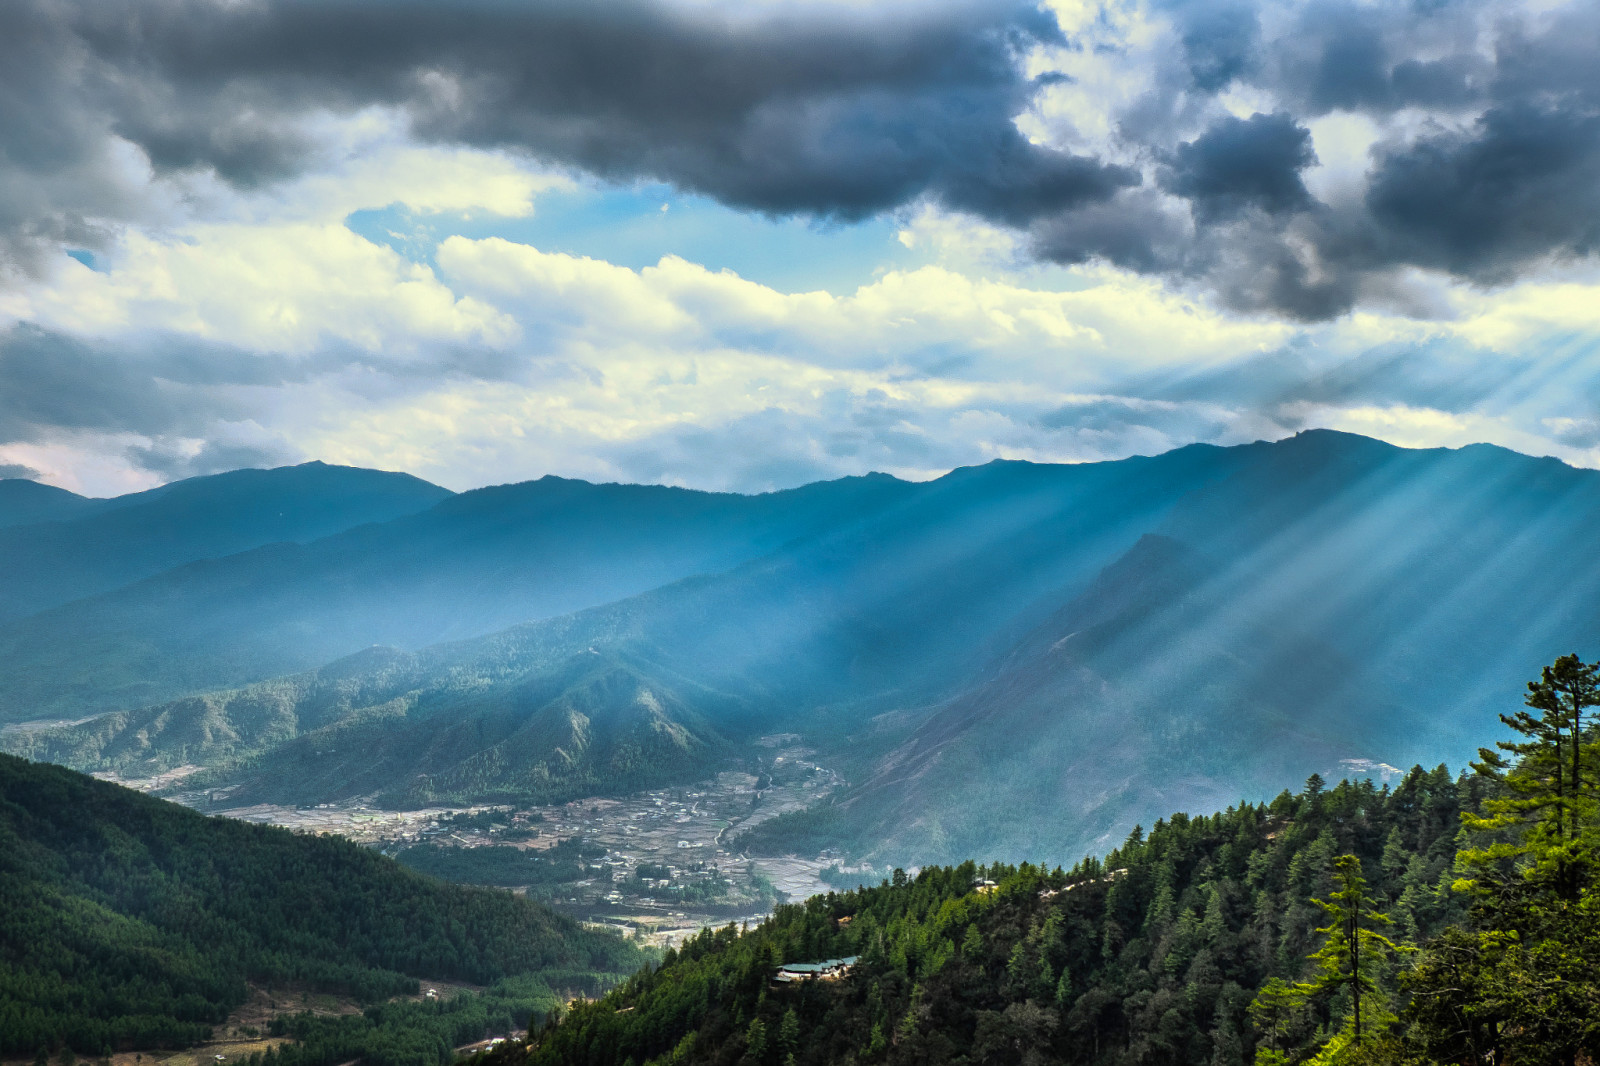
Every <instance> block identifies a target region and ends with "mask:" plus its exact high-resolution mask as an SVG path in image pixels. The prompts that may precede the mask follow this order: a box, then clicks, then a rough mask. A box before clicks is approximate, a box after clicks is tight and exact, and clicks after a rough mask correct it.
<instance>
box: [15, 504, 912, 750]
mask: <svg viewBox="0 0 1600 1066" xmlns="http://www.w3.org/2000/svg"><path fill="white" fill-rule="evenodd" d="M914 490H915V486H911V485H908V484H906V483H904V482H900V481H896V480H895V479H893V478H889V477H885V476H881V475H875V476H871V477H864V478H847V479H844V480H841V481H835V482H824V483H820V484H816V485H810V486H807V487H805V488H801V489H795V490H791V491H788V492H780V493H769V494H766V495H763V496H738V495H734V494H730V493H707V492H692V491H689V490H685V489H673V488H666V487H663V486H643V485H591V484H588V483H587V482H581V481H567V480H563V479H560V478H553V477H547V478H543V479H541V480H539V481H535V482H527V483H524V484H519V485H505V486H497V487H494V488H489V489H480V490H476V491H473V492H468V493H462V494H461V495H459V496H456V497H454V498H451V499H449V500H447V501H445V502H444V503H442V504H440V505H439V506H437V507H433V508H431V509H429V510H427V511H425V512H422V513H420V514H414V515H410V516H408V517H404V518H400V519H397V520H395V521H390V522H385V523H381V524H376V525H368V526H363V527H361V528H357V529H352V530H349V531H347V532H344V533H340V534H338V535H335V536H331V537H327V538H324V539H322V540H319V541H317V542H315V543H311V544H304V545H301V544H289V543H281V544H273V545H271V546H270V547H264V548H260V549H257V550H255V551H250V552H244V553H242V554H238V555H234V556H230V557H227V558H222V559H215V560H212V561H208V562H204V563H195V564H191V565H188V566H185V567H182V568H179V569H177V570H173V571H171V572H168V573H165V574H162V575H160V576H158V577H154V578H151V579H149V580H147V581H144V582H141V583H139V584H137V585H133V586H131V587H128V588H124V589H120V590H118V591H115V592H111V593H108V594H105V595H101V596H98V597H95V598H93V599H88V600H84V601H81V602H78V603H74V604H71V605H68V606H66V607H62V608H60V609H57V610H54V611H50V612H47V613H44V614H42V615H38V616H35V617H33V618H30V619H28V620H27V621H26V622H24V623H18V624H13V625H9V626H0V671H3V672H4V673H6V674H7V675H8V676H9V677H11V678H13V679H15V680H14V682H13V683H12V684H9V685H7V686H6V687H5V689H4V691H0V720H5V719H7V718H10V719H12V720H16V719H37V718H44V717H65V716H78V715H82V714H86V713H92V712H94V711H97V710H105V709H110V708H116V707H133V706H139V705H146V704H151V703H155V702H158V701H161V700H167V699H171V698H173V697H175V696H178V695H181V694H184V693H194V692H203V691H206V690H208V689H215V688H219V687H222V686H231V685H238V684H243V683H248V682H251V681H256V680H259V679H262V678H267V677H272V676H275V675H278V674H283V673H287V672H290V671H294V670H302V669H306V668H309V667H314V666H318V665H321V664H323V663H326V662H329V661H331V660H332V659H335V658H337V657H339V656H342V655H348V654H350V653H352V652H355V651H357V650H359V649H361V648H364V647H367V646H369V645H372V644H392V645H397V646H400V647H404V648H418V647H422V646H425V645H428V644H432V643H435V642H439V641H444V640H451V639H460V638H463V637H469V636H474V635H478V634H483V633H488V632H493V631H495V630H498V629H501V628H504V627H506V626H509V625H513V624H515V623H518V622H524V621H528V620H530V619H537V618H547V617H552V616H556V615H561V614H565V613H568V612H570V611H575V610H579V609H582V608H585V607H590V606H594V605H597V604H602V603H606V602H609V601H612V600H617V599H621V598H623V597H626V596H630V595H634V594H637V593H640V592H643V591H645V590H647V589H651V588H654V587H656V586H658V585H662V584H666V583H668V582H672V581H675V580H677V579H679V578H683V577H686V576H689V575H691V574H698V573H708V572H716V571H720V570H725V569H728V568H729V567H732V566H736V565H738V564H739V563H741V562H743V561H745V560H748V559H751V558H756V557H759V556H762V555H765V554H767V553H769V552H771V551H773V550H775V549H777V548H779V547H780V546H782V545H783V544H785V543H787V542H789V541H792V540H795V539H797V538H804V537H807V536H811V535H814V534H815V533H816V532H817V531H819V530H824V529H833V528H839V527H848V526H849V525H850V524H851V523H853V522H855V521H859V520H860V519H861V518H862V517H863V516H870V515H871V514H874V513H876V512H877V511H879V510H881V509H883V508H885V507H888V506H892V505H893V504H894V502H895V501H896V500H897V499H899V498H901V497H902V496H904V495H906V494H907V493H910V492H912V491H914Z"/></svg>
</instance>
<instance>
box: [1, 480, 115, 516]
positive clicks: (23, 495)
mask: <svg viewBox="0 0 1600 1066" xmlns="http://www.w3.org/2000/svg"><path fill="white" fill-rule="evenodd" d="M101 502H102V501H99V500H91V499H89V498H87V497H84V496H79V495H78V494H77V493H75V492H68V491H67V490H66V489H58V488H56V487H55V486H54V485H46V484H43V483H41V482H38V481H29V480H28V479H26V478H20V477H12V478H0V529H4V528H6V527H7V526H25V525H29V524H30V523H33V522H58V521H60V520H62V519H64V518H75V517H78V516H80V515H83V514H87V513H89V512H91V511H94V510H95V509H96V508H97V506H98V505H99V504H100V503H101Z"/></svg>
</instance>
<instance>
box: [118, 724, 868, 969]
mask: <svg viewBox="0 0 1600 1066" xmlns="http://www.w3.org/2000/svg"><path fill="white" fill-rule="evenodd" d="M755 750H756V751H758V752H760V756H759V759H758V761H757V762H756V763H755V765H754V766H753V769H755V770H757V771H759V773H749V772H744V771H740V770H726V771H723V772H721V773H718V774H716V775H715V776H713V777H710V778H708V779H706V780H704V781H700V782H696V783H694V784H692V785H684V786H678V787H672V788H661V789H652V790H648V791H644V792H639V793H634V794H630V795H625V796H617V797H613V796H593V797H586V798H582V799H575V800H571V801H568V802H566V803H557V804H546V805H478V806H472V807H465V808H456V807H439V806H435V807H423V808H417V809H412V810H404V811H396V810H386V809H382V808H379V807H377V806H374V805H373V804H372V803H371V802H370V801H366V800H357V801H350V802H334V803H322V804H317V805H314V806H304V807H296V806H288V805H279V804H264V803H263V804H254V805H250V806H245V807H233V806H229V801H228V793H227V790H206V789H195V790H188V791H185V790H183V786H182V781H183V778H184V777H185V776H188V775H187V774H186V773H185V772H184V770H183V769H181V768H180V770H178V771H173V772H169V773H165V774H161V775H157V776H154V777H150V778H144V779H119V778H116V777H115V776H114V775H111V774H102V775H101V776H102V777H103V778H105V779H108V780H113V781H115V782H116V783H118V784H121V785H124V786H125V787H130V788H134V789H137V790H140V791H151V792H155V791H161V792H164V794H166V795H167V797H168V798H170V799H173V800H176V801H177V802H180V803H183V804H185V805H186V806H190V807H194V808H196V809H199V810H203V811H206V812H207V813H211V814H217V815H221V816H224V817H228V818H235V819H238V820H241V821H246V822H253V823H257V824H262V825H275V826H281V827H283V828H286V829H291V830H294V831H296V832H300V833H309V834H326V835H333V836H339V837H344V838H346V839H348V840H352V841H354V842H356V843H359V844H362V845H364V846H366V847H369V848H373V849H375V850H377V851H381V852H382V853H384V854H386V855H389V856H392V857H397V858H399V859H400V860H401V861H402V862H404V863H406V864H408V865H412V866H414V867H415V868H418V869H421V870H422V871H423V872H426V873H434V874H437V875H438V876H441V877H444V878H445V879H447V880H452V881H458V882H461V883H466V884H474V883H481V884H489V885H495V886H499V887H505V888H510V889H512V890H513V891H515V892H516V893H517V894H519V895H525V896H529V897H531V898H534V899H537V900H538V901H539V902H541V903H545V904H547V905H549V906H551V907H552V908H554V909H555V910H558V911H560V912H562V913H565V914H567V915H569V916H571V917H573V918H576V919H578V920H579V921H582V922H584V923H586V924H588V925H590V926H592V927H595V928H606V929H612V930H615V931H617V932H620V933H622V934H623V935H625V936H627V937H630V938H633V939H635V940H636V941H637V942H638V943H640V944H642V945H644V946H648V947H671V946H676V945H677V944H679V943H681V942H682V941H683V940H684V939H685V938H687V937H689V936H692V935H694V934H695V933H696V932H698V931H699V930H700V929H702V928H704V927H705V926H707V925H724V924H727V923H728V922H751V923H754V922H757V921H760V920H761V919H762V918H764V917H766V916H767V915H768V914H770V913H771V911H772V908H773V906H775V905H776V904H777V903H780V902H783V901H784V900H789V901H796V902H798V901H800V900H803V899H806V898H807V897H809V896H812V895H815V894H817V893H819V892H827V891H828V890H829V888H830V886H829V884H828V883H827V882H825V881H823V880H822V879H821V877H820V874H821V872H822V871H823V870H824V869H826V868H827V867H829V866H831V865H835V864H837V863H838V862H839V856H837V855H835V854H826V855H819V856H815V857H810V856H807V857H796V856H782V857H770V856H754V857H752V856H749V855H746V854H744V853H743V851H742V850H741V849H740V848H739V846H738V845H737V844H736V843H734V842H733V841H732V838H733V837H735V836H736V835H737V834H738V833H740V832H743V831H746V830H748V829H751V828H753V827H754V826H757V825H760V824H762V823H764V822H766V821H769V820H770V819H772V818H775V817H778V816H780V815H784V814H794V813H796V812H799V811H802V810H805V809H807V808H809V807H812V806H814V805H816V804H817V803H818V802H820V801H822V800H824V799H826V798H827V797H829V796H831V795H833V794H834V793H835V792H837V791H838V790H839V789H840V788H841V786H842V785H843V779H842V778H841V776H840V775H839V773H838V772H836V771H835V770H833V769H831V768H829V767H826V766H823V765H822V764H820V763H818V762H817V761H816V760H817V753H816V751H815V750H813V749H812V748H810V747H808V746H806V745H804V744H802V743H801V742H800V738H799V737H798V736H797V735H795V734H779V735H774V736H769V737H762V738H759V740H758V741H757V743H756V745H755ZM191 772H192V771H191Z"/></svg>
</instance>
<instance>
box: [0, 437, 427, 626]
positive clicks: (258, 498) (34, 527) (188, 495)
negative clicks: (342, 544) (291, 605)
mask: <svg viewBox="0 0 1600 1066" xmlns="http://www.w3.org/2000/svg"><path fill="white" fill-rule="evenodd" d="M5 484H8V485H9V484H12V483H11V482H6V483H5ZM23 484H32V483H31V482H24V483H23ZM38 488H41V489H42V488H45V486H38ZM53 491H55V492H59V491H60V490H53ZM450 495H451V493H450V491H449V490H448V489H442V488H440V487H439V486H437V485H430V484H428V483H427V482H426V481H422V480H420V479H418V478H414V477H412V476H411V475H409V474H393V473H386V472H384V471H381V470H362V469H358V468H355V467H343V466H328V465H327V464H325V463H306V464H304V465H301V466H292V467H281V468H279V469H276V470H235V471H232V472H231V473H226V474H214V475H211V476H208V477H197V478H190V479H188V480H185V481H175V482H172V483H171V484H168V485H163V486H161V487H160V488H157V489H151V490H149V491H148V492H138V493H131V494H129V495H127V496H119V497H117V498H115V499H112V500H92V501H91V500H81V498H79V497H73V499H74V500H81V502H79V503H76V504H74V505H73V506H71V507H67V508H65V509H63V508H61V507H60V505H59V504H58V505H57V506H56V507H55V508H53V510H54V511H55V512H56V513H55V514H54V515H53V516H49V515H47V516H46V517H52V518H53V520H41V519H40V518H38V517H36V518H35V519H34V521H33V523H32V524H28V525H22V524H13V525H12V526H11V528H7V529H0V558H4V559H5V560H6V561H7V565H6V567H5V569H4V570H3V572H0V621H11V620H15V619H19V618H24V617H26V616H28V615H31V614H35V613H37V612H39V611H42V610H45V609H47V608H50V607H56V606H59V605H61V604H64V603H67V602H69V601H71V600H76V599H80V598H82V597H85V596H93V595H96V594H98V593H102V592H106V591H109V590H111V589H115V588H120V587H121V586H123V585H126V584H129V583H131V582H134V581H138V580H140V579H142V578H146V577H149V576H151V575H153V574H158V573H161V572H162V571H165V570H170V569H171V568H173V567H175V566H181V565H183V564H185V563H192V562H195V561H197V560H200V559H214V558H218V557H220V556H225V555H232V554H234V553H236V552H241V551H246V550H248V549H250V548H256V547H260V546H261V545H264V544H274V543H278V542H293V541H306V540H315V539H318V538H321V537H325V536H327V535H329V534H330V533H336V532H338V531H340V530H344V529H349V528H350V527H352V526H359V525H364V524H366V523H369V522H384V521H388V520H389V519H392V518H397V517H399V516H400V515H405V514H410V513H412V512H415V511H420V510H423V509H425V508H428V507H431V506H433V505H434V504H436V503H438V502H439V501H440V500H443V499H446V498H447V497H449V496H450ZM5 503H6V501H5V500H4V499H0V508H4V507H5ZM79 512H87V513H79ZM13 513H15V512H14V511H13Z"/></svg>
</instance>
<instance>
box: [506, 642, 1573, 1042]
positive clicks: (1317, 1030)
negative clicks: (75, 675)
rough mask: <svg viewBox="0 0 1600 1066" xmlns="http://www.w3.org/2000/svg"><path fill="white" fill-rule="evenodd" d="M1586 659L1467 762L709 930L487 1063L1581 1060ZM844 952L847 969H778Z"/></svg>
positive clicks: (928, 873) (899, 881) (1550, 683)
mask: <svg viewBox="0 0 1600 1066" xmlns="http://www.w3.org/2000/svg"><path fill="white" fill-rule="evenodd" d="M1597 677H1600V664H1585V663H1583V662H1582V661H1580V660H1579V659H1578V658H1577V657H1575V656H1568V657H1565V658H1563V659H1560V660H1558V661H1557V662H1556V663H1555V664H1554V665H1552V666H1551V667H1547V668H1546V669H1545V670H1544V672H1543V675H1542V677H1541V678H1540V679H1539V680H1538V681H1535V682H1533V683H1531V684H1530V685H1529V688H1528V693H1527V698H1526V702H1527V705H1528V706H1527V709H1526V710H1524V711H1520V712H1518V713H1517V714H1514V715H1508V716H1503V720H1504V722H1505V724H1506V725H1507V726H1508V727H1510V729H1511V731H1512V734H1511V735H1512V736H1513V737H1514V739H1512V740H1508V741H1504V742H1501V743H1500V744H1499V745H1497V747H1496V748H1494V749H1484V750H1483V751H1482V753H1481V758H1480V760H1479V761H1478V762H1476V763H1474V765H1473V767H1472V769H1471V770H1470V771H1469V772H1466V773H1463V774H1461V775H1460V776H1452V775H1451V774H1450V772H1449V771H1448V770H1447V769H1446V768H1445V767H1444V766H1440V767H1438V768H1436V769H1434V770H1426V769H1423V768H1420V767H1418V768H1415V769H1413V770H1411V771H1410V772H1409V773H1407V774H1406V775H1405V776H1404V777H1403V779H1401V780H1400V781H1399V782H1398V783H1397V784H1396V785H1394V786H1393V787H1390V786H1389V785H1384V786H1382V787H1378V786H1376V785H1374V783H1373V782H1371V781H1344V782H1341V783H1339V784H1338V785H1335V786H1333V787H1331V788H1330V787H1327V785H1326V783H1325V782H1324V781H1323V780H1322V779H1321V778H1319V777H1315V776H1313V777H1312V778H1311V779H1310V780H1309V781H1307V782H1306V785H1305V787H1304V788H1303V789H1302V790H1301V791H1300V792H1299V793H1298V794H1291V793H1289V792H1287V791H1286V792H1284V793H1283V794H1281V795H1279V796H1278V797H1277V798H1276V799H1274V800H1272V801H1271V802H1269V803H1264V804H1244V805H1240V806H1236V807H1233V808H1230V809H1228V810H1226V811H1224V812H1222V813H1219V814H1214V815H1207V816H1201V817H1189V816H1186V815H1182V814H1177V815H1173V816H1172V817H1170V818H1168V819H1164V820H1162V821H1159V822H1157V823H1156V824H1155V825H1154V826H1153V827H1152V828H1151V829H1150V830H1149V831H1148V832H1145V831H1144V830H1142V829H1136V830H1135V831H1134V832H1133V833H1132V835H1131V836H1129V838H1128V839H1127V841H1126V843H1124V844H1123V845H1122V846H1121V847H1119V848H1117V849H1116V850H1114V851H1113V852H1111V854H1109V855H1107V856H1106V857H1105V858H1104V859H1095V858H1091V859H1086V860H1084V861H1083V862H1081V863H1079V864H1078V865H1077V866H1075V867H1074V868H1072V869H1071V870H1063V869H1061V868H1055V869H1046V868H1045V867H1043V866H1036V865H1033V864H1030V863H1022V864H1020V865H989V866H982V865H976V864H973V863H970V862H969V863H965V864H962V865H958V866H943V867H932V868H926V869H923V870H921V871H919V872H917V873H916V874H915V876H912V875H910V874H907V873H905V872H904V871H900V870H896V871H895V872H894V875H893V877H892V879H890V880H886V881H884V882H883V883H882V884H880V885H878V886H876V887H870V888H863V889H860V890H857V891H848V892H835V893H829V894H827V895H825V896H817V897H814V898H812V899H810V900H808V901H806V902H805V903H803V904H795V905H788V906H784V907H780V908H779V909H778V910H777V912H776V913H775V914H774V916H773V917H772V918H771V919H770V920H769V921H767V922H764V923H762V924H761V925H759V926H757V927H755V928H749V929H743V930H741V929H739V928H737V927H734V926H728V927H726V928H723V929H720V930H709V929H708V930H705V931H703V932H702V933H700V934H699V935H698V936H697V937H695V938H694V939H692V940H690V941H689V942H687V943H686V944H685V945H683V947H682V948H681V949H680V950H678V951H675V952H669V953H668V954H667V956H666V958H665V959H664V960H663V961H662V962H661V964H660V965H659V966H653V967H647V968H646V969H644V970H642V971H641V972H640V973H638V974H637V975H636V976H634V977H633V978H632V979H631V980H629V981H627V982H626V983H625V984H623V985H621V986H619V987H618V988H616V989H614V990H613V991H611V992H610V993H609V994H607V995H606V996H604V997H602V998H600V999H598V1000H594V1001H587V1002H580V1003H577V1004H574V1005H573V1006H572V1008H571V1009H570V1010H569V1011H568V1012H567V1014H566V1015H565V1017H564V1018H563V1019H562V1020H561V1021H559V1022H558V1023H552V1024H550V1025H549V1026H547V1028H546V1029H545V1030H544V1031H543V1032H541V1033H538V1034H535V1035H534V1036H533V1037H532V1038H531V1039H530V1041H529V1046H528V1048H527V1049H526V1051H524V1050H522V1049H521V1048H506V1049H499V1050H497V1052H496V1053H495V1054H493V1055H492V1056H490V1057H491V1059H492V1060H494V1061H496V1062H510V1061H519V1062H520V1061H523V1060H522V1059H520V1058H518V1056H522V1055H524V1054H525V1055H526V1061H527V1062H529V1063H531V1064H534V1066H686V1064H691V1063H708V1064H717V1066H822V1064H838V1063H862V1064H866V1063H879V1062H882V1063H897V1064H898V1063H907V1064H909V1063H918V1064H921V1063H928V1064H932V1063H947V1062H948V1063H973V1064H978V1063H993V1064H1014V1063H1021V1064H1046V1063H1075V1064H1076V1063H1083V1064H1095V1066H1100V1064H1106V1066H1110V1064H1117V1066H1123V1064H1129V1066H1131V1064H1135V1063H1137V1064H1170V1066H1197V1064H1210V1066H1244V1064H1246V1063H1256V1064H1260V1066H1297V1064H1301V1063H1316V1064H1322V1063H1344V1062H1348V1063H1365V1062H1373V1063H1377V1062H1383V1063H1417V1064H1422V1063H1446V1062H1459V1063H1495V1064H1520V1063H1530V1064H1531V1063H1551V1064H1556V1063H1565V1064H1572V1063H1579V1062H1585V1061H1589V1062H1592V1061H1595V1060H1596V1057H1597V1055H1600V922H1597V920H1596V919H1597V917H1600V863H1597V854H1600V848H1597V844H1600V817H1597V815H1600V809H1597V798H1600V742H1597V734H1596V729H1595V728H1594V726H1593V723H1592V719H1591V717H1590V715H1591V714H1592V713H1593V712H1592V710H1591V709H1592V708H1594V707H1596V705H1597V704H1600V685H1597ZM852 955H857V956H860V959H859V961H858V962H857V964H856V965H855V967H854V969H853V970H852V971H851V972H850V973H849V974H848V975H847V976H846V977H844V978H843V979H839V980H832V981H828V980H816V981H801V982H796V983H790V984H779V983H775V981H774V977H775V975H776V972H777V969H778V967H779V966H780V964H783V963H787V962H797V961H815V960H822V959H828V958H840V957H847V956H852Z"/></svg>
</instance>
